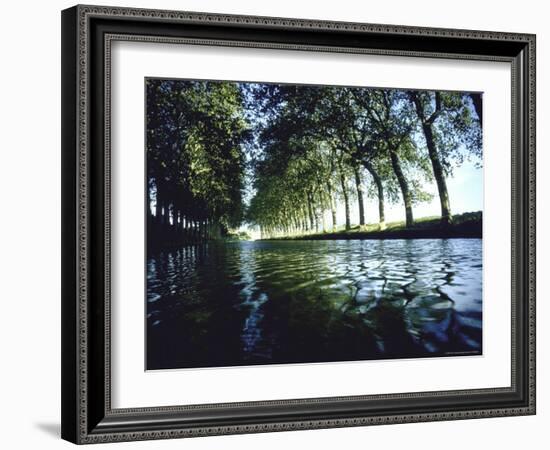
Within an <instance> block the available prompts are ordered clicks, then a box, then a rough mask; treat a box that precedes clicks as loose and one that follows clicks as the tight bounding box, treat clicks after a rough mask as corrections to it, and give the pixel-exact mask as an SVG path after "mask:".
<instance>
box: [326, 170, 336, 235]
mask: <svg viewBox="0 0 550 450" xmlns="http://www.w3.org/2000/svg"><path fill="white" fill-rule="evenodd" d="M327 191H328V197H329V201H330V216H331V218H332V231H336V203H335V201H334V196H333V194H334V187H333V185H332V180H329V181H328V183H327Z"/></svg>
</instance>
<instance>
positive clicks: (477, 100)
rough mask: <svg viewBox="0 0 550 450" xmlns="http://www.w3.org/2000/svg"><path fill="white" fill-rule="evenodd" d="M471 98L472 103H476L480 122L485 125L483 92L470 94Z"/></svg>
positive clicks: (475, 106) (475, 107)
mask: <svg viewBox="0 0 550 450" xmlns="http://www.w3.org/2000/svg"><path fill="white" fill-rule="evenodd" d="M470 98H471V99H472V103H473V104H474V109H475V110H476V114H477V117H478V119H479V124H480V125H481V126H483V106H482V103H481V94H470Z"/></svg>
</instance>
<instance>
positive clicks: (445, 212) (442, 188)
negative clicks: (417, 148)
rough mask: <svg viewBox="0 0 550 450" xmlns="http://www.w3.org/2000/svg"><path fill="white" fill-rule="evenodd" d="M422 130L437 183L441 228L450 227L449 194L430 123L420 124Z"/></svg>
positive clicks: (451, 220)
mask: <svg viewBox="0 0 550 450" xmlns="http://www.w3.org/2000/svg"><path fill="white" fill-rule="evenodd" d="M422 130H423V131H424V137H425V138H426V145H427V146H428V154H429V156H430V161H431V162H432V169H433V172H434V177H435V181H436V183H437V192H438V193H439V203H440V204H441V224H442V225H443V226H447V225H450V224H451V223H452V222H453V216H452V214H451V202H450V200H449V192H448V191H447V182H446V180H445V174H444V173H443V167H442V166H441V161H440V159H439V153H438V152H437V148H436V145H435V140H434V135H433V130H432V125H431V124H430V123H425V122H424V123H422Z"/></svg>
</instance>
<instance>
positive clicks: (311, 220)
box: [307, 192, 315, 230]
mask: <svg viewBox="0 0 550 450" xmlns="http://www.w3.org/2000/svg"><path fill="white" fill-rule="evenodd" d="M311 197H312V196H311V192H308V193H307V212H308V216H309V229H310V230H314V229H315V217H313V204H312V203H313V199H312V198H311Z"/></svg>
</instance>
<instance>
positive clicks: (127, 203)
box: [62, 6, 535, 443]
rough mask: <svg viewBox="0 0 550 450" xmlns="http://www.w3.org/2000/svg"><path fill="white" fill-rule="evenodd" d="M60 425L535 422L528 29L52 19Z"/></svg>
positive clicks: (94, 433) (84, 433) (74, 13)
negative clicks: (58, 22)
mask: <svg viewBox="0 0 550 450" xmlns="http://www.w3.org/2000/svg"><path fill="white" fill-rule="evenodd" d="M62 46H63V47H62V83H63V89H62V109H63V116H62V177H63V180H62V191H63V194H62V195H63V197H62V204H63V212H62V214H63V217H62V223H63V243H62V244H63V248H62V257H63V268H62V269H63V270H62V276H63V280H62V286H63V289H62V291H63V292H62V437H63V438H65V439H67V440H69V441H72V442H75V443H95V442H109V441H128V440H141V439H163V438H175V437H191V436H203V435H215V434H228V433H249V432H265V431H277V430H281V431H282V430H295V429H309V428H327V427H343V426H359V425H374V424H388V423H402V422H416V421H435V420H449V419H466V418H482V417H495V416H507V415H526V414H534V413H535V36H533V35H530V34H513V33H502V32H486V31H468V30H449V29H432V28H417V27H404V26H393V25H373V24H362V23H343V22H328V21H310V20H302V19H300V20H298V19H278V18H268V17H250V16H228V15H216V14H202V13H189V12H178V11H157V10H143V9H128V8H111V7H99V6H75V7H73V8H70V9H67V10H65V11H63V12H62Z"/></svg>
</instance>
